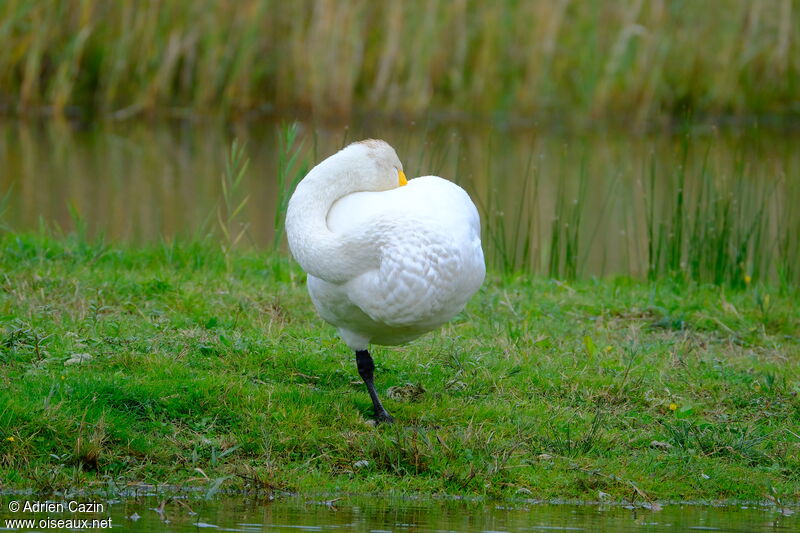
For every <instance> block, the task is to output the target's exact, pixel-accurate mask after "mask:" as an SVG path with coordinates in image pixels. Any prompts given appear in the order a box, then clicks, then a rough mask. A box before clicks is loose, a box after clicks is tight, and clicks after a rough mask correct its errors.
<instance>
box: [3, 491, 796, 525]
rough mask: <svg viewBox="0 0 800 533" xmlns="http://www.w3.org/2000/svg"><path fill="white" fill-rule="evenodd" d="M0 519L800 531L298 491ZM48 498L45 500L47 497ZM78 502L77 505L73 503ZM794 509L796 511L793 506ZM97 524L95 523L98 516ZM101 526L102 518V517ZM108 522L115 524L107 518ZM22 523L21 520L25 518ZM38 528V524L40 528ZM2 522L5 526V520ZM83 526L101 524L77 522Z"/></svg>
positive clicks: (704, 509)
mask: <svg viewBox="0 0 800 533" xmlns="http://www.w3.org/2000/svg"><path fill="white" fill-rule="evenodd" d="M0 501H2V503H3V507H2V509H1V510H0V519H2V520H3V521H4V523H2V524H0V526H4V527H5V528H7V529H10V530H15V527H11V526H14V524H10V523H8V522H5V521H6V520H7V519H27V520H34V521H35V522H34V524H33V527H30V528H18V529H20V530H25V531H46V529H44V528H42V527H41V526H42V525H46V523H42V524H41V525H40V521H41V520H58V519H62V520H69V519H72V520H75V519H86V520H90V521H91V520H93V519H97V520H101V519H108V518H111V526H113V527H114V528H118V529H122V530H125V531H145V532H150V531H198V530H204V531H287V532H288V531H358V532H372V533H382V532H398V533H399V532H413V531H416V532H451V531H452V532H481V533H494V532H508V533H512V532H527V531H665V532H666V531H729V532H733V531H742V532H745V531H746V532H758V531H797V528H798V527H800V523H798V518H797V515H789V516H786V515H784V514H782V513H780V512H778V511H777V510H776V509H775V508H767V507H759V506H747V505H739V506H735V507H710V506H700V505H666V506H664V508H663V509H662V510H660V511H657V512H654V511H650V510H646V509H643V508H632V507H631V508H625V507H623V506H616V505H615V506H610V505H599V506H598V505H554V504H541V503H540V504H533V503H527V504H515V505H490V504H487V503H481V502H467V501H452V500H451V501H431V500H416V501H415V500H387V499H367V498H363V497H360V498H349V497H348V498H343V499H337V500H334V501H333V503H330V502H325V501H314V500H309V499H304V498H297V497H290V498H281V499H278V500H275V501H265V500H263V499H251V498H246V497H226V498H215V499H212V500H208V501H206V500H201V499H193V498H185V497H184V498H180V499H169V498H168V499H162V498H156V497H153V496H147V497H141V498H130V499H126V500H122V501H119V500H106V499H102V498H95V499H91V498H88V499H87V498H83V499H75V500H69V499H67V500H63V499H51V500H49V501H50V502H53V503H61V504H63V506H64V508H65V509H67V508H69V507H68V506H69V502H70V501H73V502H80V503H87V502H98V503H101V504H102V505H103V512H99V513H88V512H84V513H75V514H71V513H69V512H63V513H59V512H41V513H31V512H28V513H25V512H21V511H20V512H17V513H10V512H9V511H8V508H9V505H10V504H11V502H12V501H16V502H19V503H20V504H21V505H24V504H25V502H26V501H27V502H34V501H36V499H35V498H33V497H30V496H26V497H20V496H15V497H13V498H12V497H11V496H7V497H5V498H0ZM41 501H45V500H44V499H43V500H41ZM73 505H74V504H73ZM785 512H787V513H788V511H785ZM90 525H91V522H90ZM95 525H98V526H99V525H100V523H99V522H98V523H95ZM106 525H107V524H106ZM17 526H18V524H17ZM37 527H38V529H37ZM0 529H2V527H0ZM77 530H79V531H101V530H102V529H100V528H99V527H98V528H94V529H91V528H77Z"/></svg>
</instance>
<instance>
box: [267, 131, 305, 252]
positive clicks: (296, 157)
mask: <svg viewBox="0 0 800 533" xmlns="http://www.w3.org/2000/svg"><path fill="white" fill-rule="evenodd" d="M299 131H300V127H299V125H298V124H297V123H296V122H295V123H292V124H289V125H282V126H280V127H279V128H278V197H277V198H278V201H277V205H276V207H275V220H274V224H273V230H274V237H273V240H272V251H273V252H277V251H278V250H279V249H280V247H281V244H282V243H283V242H284V232H285V226H286V210H287V208H288V207H289V199H290V198H291V197H292V193H293V192H294V189H295V188H296V187H297V184H298V183H300V180H301V179H303V177H304V176H305V175H306V174H307V173H308V170H309V168H308V161H307V159H306V158H305V157H303V144H304V142H305V141H304V139H298V133H299Z"/></svg>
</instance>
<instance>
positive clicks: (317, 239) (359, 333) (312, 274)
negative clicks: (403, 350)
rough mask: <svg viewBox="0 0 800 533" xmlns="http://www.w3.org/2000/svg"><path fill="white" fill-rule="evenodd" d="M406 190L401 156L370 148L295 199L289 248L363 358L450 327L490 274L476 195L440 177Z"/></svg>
mask: <svg viewBox="0 0 800 533" xmlns="http://www.w3.org/2000/svg"><path fill="white" fill-rule="evenodd" d="M404 183H405V175H404V174H403V171H402V164H401V163H400V160H399V159H398V158H397V154H396V153H395V151H394V149H393V148H392V147H391V146H389V145H388V144H387V143H385V142H383V141H376V140H368V141H362V142H359V143H354V144H351V145H350V146H348V147H346V148H344V149H343V150H341V151H339V152H338V153H336V154H334V155H332V156H330V157H329V158H327V159H325V160H324V161H323V162H321V163H320V164H319V165H317V166H316V167H314V168H313V169H312V170H311V172H309V174H308V175H307V176H306V177H305V178H304V179H303V180H302V181H301V182H300V184H299V185H298V187H297V189H296V190H295V193H294V194H293V195H292V198H291V200H290V201H289V207H288V211H287V218H286V232H287V236H288V240H289V247H290V249H291V251H292V254H293V255H294V257H295V258H296V259H297V261H298V262H299V263H300V266H302V267H303V269H304V270H305V271H306V272H308V290H309V293H310V294H311V299H312V300H313V302H314V305H315V307H316V308H317V311H318V312H319V314H320V316H322V318H323V319H325V320H326V321H327V322H329V323H331V324H333V325H334V326H336V327H337V328H338V329H339V334H340V335H341V337H342V339H343V340H344V341H345V342H346V343H347V345H348V346H349V347H350V348H352V349H353V350H355V351H356V354H357V356H358V357H361V358H362V359H363V357H364V356H363V354H362V352H363V353H366V354H367V355H366V357H369V355H368V353H367V352H366V349H367V347H368V345H369V344H387V345H394V344H401V343H404V342H407V341H410V340H412V339H415V338H417V337H419V336H420V335H422V334H424V333H426V332H428V331H431V330H432V329H435V328H437V327H439V326H441V325H442V324H444V323H445V322H447V321H448V320H450V319H451V318H452V317H453V316H455V315H456V314H457V313H458V312H459V311H461V310H462V309H463V308H464V305H465V304H466V303H467V300H468V299H469V298H470V297H471V296H472V295H473V294H474V293H475V291H477V290H478V288H479V287H480V286H481V284H482V283H483V279H484V276H485V272H486V270H485V265H484V260H483V251H482V250H481V242H480V220H479V217H478V211H477V209H476V208H475V205H474V204H473V203H472V201H471V200H470V198H469V196H468V195H467V193H466V192H465V191H464V190H463V189H462V188H461V187H459V186H458V185H456V184H454V183H452V182H449V181H447V180H444V179H442V178H438V177H435V176H425V177H421V178H416V179H413V180H410V181H409V182H408V184H407V185H406V186H401V185H403V184H404ZM359 354H362V355H359ZM358 363H359V372H360V373H361V374H362V377H364V380H365V382H366V383H367V387H368V389H370V394H371V395H373V392H374V391H373V390H372V387H371V382H372V372H371V369H370V370H369V372H367V374H368V377H369V379H367V376H365V375H364V374H365V372H362V366H363V365H362V361H361V360H359V361H358ZM371 363H372V361H371V359H370V360H369V364H368V365H367V366H371ZM364 364H366V361H365V363H364ZM376 401H377V396H376V395H373V403H375V402H376ZM375 409H376V415H378V418H379V419H384V420H391V417H390V416H389V415H388V413H386V412H385V410H383V407H382V406H381V405H380V402H377V404H376V405H375ZM381 410H382V412H383V414H385V417H382V416H381V413H380V412H379V411H381Z"/></svg>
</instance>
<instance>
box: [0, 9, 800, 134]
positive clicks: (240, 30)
mask: <svg viewBox="0 0 800 533" xmlns="http://www.w3.org/2000/svg"><path fill="white" fill-rule="evenodd" d="M798 27H800V9H798V8H797V6H795V5H793V3H792V2H791V1H790V0H781V1H779V0H774V1H769V2H767V1H759V2H752V1H748V0H728V1H725V2H722V3H721V5H720V3H719V2H690V1H686V0H666V1H663V2H662V1H659V2H642V1H639V0H620V1H615V2H602V1H583V2H570V1H559V2H517V1H514V0H505V1H497V2H478V1H475V0H467V1H458V2H456V1H454V2H425V1H422V0H413V1H407V2H394V3H387V2H369V1H365V0H355V1H352V2H312V1H311V0H301V1H297V2H280V1H276V0H240V1H227V2H217V1H212V0H199V1H190V0H174V1H169V2H145V3H144V5H142V2H138V1H136V0H120V1H115V2H107V1H102V0H60V1H31V0H6V1H4V2H2V3H0V39H2V42H3V43H4V46H3V47H2V50H0V87H3V91H2V92H0V109H5V110H6V111H10V112H14V113H21V114H38V113H40V112H41V111H42V110H43V109H44V110H45V111H48V112H52V113H54V114H56V115H60V116H69V115H72V114H74V113H76V111H77V110H78V109H82V110H84V111H86V112H88V113H90V114H91V113H97V114H99V115H101V116H104V117H107V118H111V119H124V118H128V117H131V116H135V115H148V116H152V115H155V114H161V115H164V114H167V115H180V116H185V115H186V114H190V113H197V112H200V113H210V114H222V115H225V116H228V117H245V116H252V114H254V113H255V114H260V113H270V112H275V111H279V110H281V111H285V110H287V109H292V110H305V111H313V112H314V113H315V114H317V115H319V116H327V117H330V116H347V115H349V114H350V113H353V112H375V111H378V112H383V113H388V114H394V115H397V114H407V115H411V116H428V114H429V113H430V110H436V111H437V112H439V113H440V114H441V113H444V114H449V115H452V116H456V117H463V116H464V115H480V116H484V117H486V116H498V115H499V116H507V117H511V118H512V119H513V120H517V119H519V118H522V119H523V120H526V121H530V120H533V118H535V119H536V120H540V119H541V118H542V116H543V115H546V114H548V113H549V114H551V116H552V117H554V120H556V121H557V122H558V124H562V123H563V122H565V121H571V120H578V121H579V122H590V123H594V122H595V121H596V120H597V119H598V118H604V119H608V120H611V121H614V122H619V123H623V124H631V123H633V124H641V123H643V122H644V121H647V120H651V119H659V118H662V117H667V118H668V119H669V118H674V117H676V116H679V115H680V114H681V113H682V112H683V111H684V110H686V109H691V110H694V111H695V113H697V114H714V115H718V114H724V115H729V114H735V115H741V116H751V115H753V114H783V113H788V114H797V113H798V111H800V109H798V106H797V96H796V95H797V93H798V89H800V53H798V46H799V44H798V43H799V41H798V38H797V36H798V33H797V28H798Z"/></svg>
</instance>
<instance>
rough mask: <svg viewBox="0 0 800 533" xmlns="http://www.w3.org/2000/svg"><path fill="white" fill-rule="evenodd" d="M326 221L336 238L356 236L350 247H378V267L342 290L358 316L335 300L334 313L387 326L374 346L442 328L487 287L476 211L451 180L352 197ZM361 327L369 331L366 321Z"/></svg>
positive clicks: (370, 268) (432, 179)
mask: <svg viewBox="0 0 800 533" xmlns="http://www.w3.org/2000/svg"><path fill="white" fill-rule="evenodd" d="M327 221H328V227H329V228H330V229H331V231H333V232H335V233H345V234H350V235H354V234H358V235H359V238H357V239H353V241H352V242H358V243H360V244H359V246H374V247H377V248H378V254H377V256H378V257H379V264H378V265H367V266H366V267H365V270H364V271H363V273H362V274H360V275H359V276H356V277H354V278H353V279H351V280H349V281H348V282H347V283H346V284H345V285H344V287H343V289H344V291H345V293H346V298H347V300H348V301H349V302H350V303H351V304H352V305H354V306H355V307H357V308H358V309H359V310H360V311H361V313H353V312H352V310H351V311H350V312H349V313H348V312H346V310H345V309H344V306H343V305H342V303H343V302H342V301H341V298H339V299H338V300H337V301H338V307H339V308H340V309H341V311H342V312H340V313H337V314H341V315H344V314H349V315H350V316H351V317H353V318H355V316H353V315H361V314H363V315H366V316H368V317H369V319H371V321H372V322H373V323H374V328H373V329H376V330H380V329H381V327H384V329H385V331H384V332H382V331H373V332H371V335H370V336H371V338H372V339H373V342H380V340H381V335H382V334H385V335H386V336H390V334H389V332H390V331H395V330H401V331H404V332H405V334H409V333H411V332H413V331H417V330H418V331H419V333H418V334H417V335H416V336H418V335H419V334H421V333H424V332H425V331H428V330H430V329H433V328H435V327H437V326H439V325H441V324H443V323H444V322H446V321H448V320H449V319H450V318H452V317H453V316H454V315H455V314H456V313H458V312H459V311H460V310H461V309H462V308H463V307H464V305H465V304H466V302H467V300H468V299H469V297H470V296H472V294H473V293H474V292H475V291H476V290H477V289H478V288H479V287H480V285H481V283H482V282H483V278H484V275H485V266H484V261H483V252H482V250H481V245H480V220H479V217H478V212H477V209H476V208H475V206H474V204H473V203H472V201H471V200H470V199H469V196H468V195H467V193H466V192H465V191H464V190H463V189H461V188H460V187H459V186H457V185H455V184H454V183H452V182H449V181H447V180H444V179H441V178H438V177H435V176H426V177H423V178H417V179H414V180H411V181H409V183H408V185H407V186H405V187H400V188H397V189H393V190H391V191H384V192H379V193H372V192H363V193H355V194H351V195H348V196H346V197H344V198H342V199H340V200H339V201H338V202H336V204H334V206H333V207H332V208H331V211H330V212H329V214H328V219H327ZM354 253H355V250H354ZM320 303H322V305H324V302H320ZM341 318H342V320H345V321H346V319H347V317H345V316H342V317H341ZM329 321H331V320H329ZM358 322H359V323H360V324H361V326H360V327H362V328H364V327H365V326H364V325H363V322H364V321H363V319H360V320H359V321H358ZM334 323H336V322H334ZM337 325H338V324H337ZM376 338H377V339H378V340H377V341H376V340H375V339H376ZM386 343H391V342H386Z"/></svg>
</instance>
